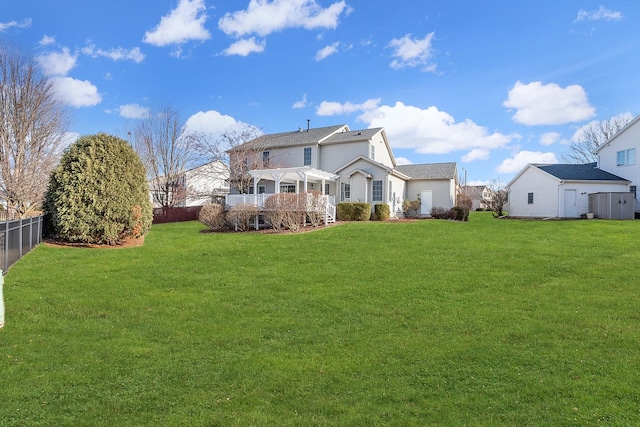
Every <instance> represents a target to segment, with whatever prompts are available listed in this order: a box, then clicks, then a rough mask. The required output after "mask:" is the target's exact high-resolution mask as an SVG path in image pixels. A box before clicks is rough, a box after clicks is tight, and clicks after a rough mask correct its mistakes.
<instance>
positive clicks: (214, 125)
mask: <svg viewBox="0 0 640 427" xmlns="http://www.w3.org/2000/svg"><path fill="white" fill-rule="evenodd" d="M186 127H187V128H188V129H189V130H191V131H193V132H200V133H204V134H206V135H209V136H210V137H211V138H214V140H216V139H218V138H219V137H220V136H221V135H222V134H223V133H225V132H229V131H236V132H242V131H243V130H247V129H251V128H253V127H252V126H251V125H249V124H247V123H244V122H240V121H237V120H236V119H234V118H233V117H231V116H228V115H226V114H220V113H219V112H217V111H215V110H209V111H199V112H197V113H196V114H194V115H192V116H191V117H189V119H187V122H186Z"/></svg>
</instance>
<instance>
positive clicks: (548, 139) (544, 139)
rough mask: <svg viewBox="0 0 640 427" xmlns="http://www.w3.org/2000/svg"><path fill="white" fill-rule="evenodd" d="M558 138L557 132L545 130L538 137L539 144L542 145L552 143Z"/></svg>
mask: <svg viewBox="0 0 640 427" xmlns="http://www.w3.org/2000/svg"><path fill="white" fill-rule="evenodd" d="M559 140H560V134H559V133H558V132H547V133H545V134H543V135H542V136H541V137H540V144H542V145H544V146H549V145H553V144H555V143H556V142H558V141H559Z"/></svg>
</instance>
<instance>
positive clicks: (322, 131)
mask: <svg viewBox="0 0 640 427" xmlns="http://www.w3.org/2000/svg"><path fill="white" fill-rule="evenodd" d="M341 131H345V132H344V133H348V131H349V126H347V125H335V126H326V127H321V128H314V129H309V130H302V129H300V130H297V131H291V132H281V133H272V134H268V135H261V136H259V137H257V138H255V139H252V140H251V141H248V142H245V143H244V144H241V145H239V146H237V147H234V148H231V149H230V150H227V152H233V151H240V150H241V149H246V148H247V147H256V148H258V149H260V150H263V149H267V148H276V147H289V146H294V145H308V144H316V143H320V142H322V141H324V140H326V139H327V138H329V137H330V136H332V135H333V134H335V133H336V132H340V133H342V132H341ZM240 147H242V148H240Z"/></svg>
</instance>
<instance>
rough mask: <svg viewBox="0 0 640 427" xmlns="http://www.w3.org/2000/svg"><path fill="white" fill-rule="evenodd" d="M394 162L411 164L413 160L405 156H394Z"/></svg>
mask: <svg viewBox="0 0 640 427" xmlns="http://www.w3.org/2000/svg"><path fill="white" fill-rule="evenodd" d="M396 164H397V165H412V164H413V162H412V161H411V160H409V159H407V158H406V157H396Z"/></svg>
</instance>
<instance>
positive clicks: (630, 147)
mask: <svg viewBox="0 0 640 427" xmlns="http://www.w3.org/2000/svg"><path fill="white" fill-rule="evenodd" d="M639 147H640V116H638V117H636V118H635V119H633V120H632V121H631V122H629V123H628V124H627V125H626V126H625V127H624V128H622V129H621V130H620V131H619V132H618V133H616V134H615V135H614V136H613V137H612V138H610V139H609V140H608V141H607V142H605V143H604V144H602V145H601V146H600V147H598V149H597V150H596V154H597V155H598V162H597V163H589V164H583V165H575V164H555V165H539V164H530V165H527V166H526V167H525V168H524V169H523V170H522V171H520V172H519V173H518V174H517V175H516V176H515V178H513V179H512V180H511V182H510V183H509V184H508V188H509V215H511V216H524V217H559V218H576V217H579V216H581V215H585V214H587V213H593V212H594V210H596V209H597V211H598V212H600V211H608V212H609V213H608V214H606V215H605V214H603V215H600V216H599V217H607V218H629V217H631V218H633V212H634V211H635V212H638V211H639V210H640V201H639V200H638V194H637V185H638V180H639V179H640V165H639V164H638V163H637V162H636V150H637V149H639ZM595 196H597V197H595ZM600 196H603V197H600ZM594 200H608V202H607V203H610V204H611V206H608V207H607V208H606V209H604V210H603V209H602V206H598V207H596V206H594ZM618 205H619V206H618ZM618 209H619V210H620V211H621V212H623V213H616V212H614V211H617V210H618ZM629 212H630V214H631V215H629ZM596 214H597V212H596ZM597 216H598V215H597Z"/></svg>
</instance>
